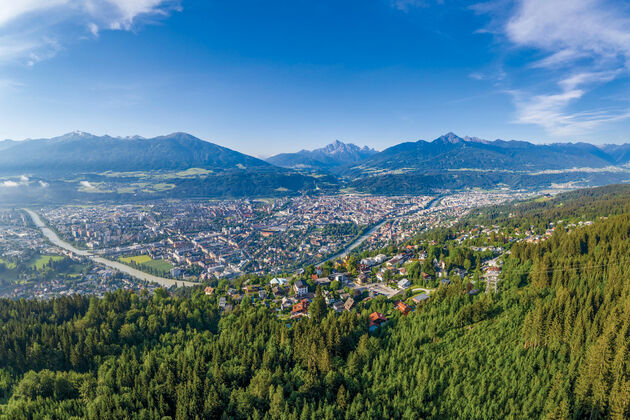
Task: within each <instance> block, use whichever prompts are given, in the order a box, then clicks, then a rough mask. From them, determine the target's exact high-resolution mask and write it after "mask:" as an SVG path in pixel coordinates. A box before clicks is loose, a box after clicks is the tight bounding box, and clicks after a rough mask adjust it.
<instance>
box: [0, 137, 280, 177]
mask: <svg viewBox="0 0 630 420" xmlns="http://www.w3.org/2000/svg"><path fill="white" fill-rule="evenodd" d="M0 150H1V151H2V153H0V172H2V173H15V172H34V173H61V172H63V173H75V172H103V171H145V170H177V169H187V168H192V167H198V168H206V169H212V170H227V169H253V168H268V169H273V167H272V166H271V165H270V164H268V163H267V162H264V161H262V160H260V159H256V158H254V157H251V156H248V155H245V154H242V153H239V152H236V151H234V150H231V149H228V148H226V147H222V146H218V145H216V144H213V143H210V142H207V141H203V140H200V139H198V138H196V137H194V136H192V135H190V134H186V133H173V134H169V135H166V136H160V137H155V138H151V139H146V138H142V137H138V136H136V137H124V138H121V137H110V136H102V137H99V136H94V135H92V134H88V133H82V132H73V133H68V134H65V135H63V136H60V137H55V138H51V139H39V140H24V141H10V140H6V141H3V142H0Z"/></svg>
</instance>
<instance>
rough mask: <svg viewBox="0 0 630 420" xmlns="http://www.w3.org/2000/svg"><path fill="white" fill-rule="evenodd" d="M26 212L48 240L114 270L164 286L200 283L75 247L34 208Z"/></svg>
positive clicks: (197, 284) (195, 284) (196, 284)
mask: <svg viewBox="0 0 630 420" xmlns="http://www.w3.org/2000/svg"><path fill="white" fill-rule="evenodd" d="M23 210H24V211H25V212H26V213H28V215H29V216H30V217H31V219H32V220H33V223H35V226H37V227H38V228H40V229H41V231H42V233H43V234H44V236H45V237H46V238H48V240H49V241H50V242H52V243H53V244H54V245H57V246H58V247H59V248H63V249H65V250H67V251H70V252H72V253H73V254H76V255H80V256H82V257H88V258H90V259H91V260H92V261H94V262H96V263H99V264H102V265H106V266H107V267H110V268H113V269H114V270H118V271H120V272H122V273H126V274H129V275H130V276H132V277H135V278H137V279H139V280H142V281H149V282H152V283H157V284H159V285H160V286H164V287H171V286H199V283H193V282H190V281H183V280H173V279H167V278H164V277H158V276H154V275H151V274H147V273H145V272H143V271H140V270H136V269H135V268H133V267H129V266H128V265H125V264H122V263H119V262H118V261H112V260H108V259H106V258H102V257H98V256H96V255H93V254H92V253H90V252H89V251H85V250H82V249H78V248H75V247H74V246H73V245H72V244H70V243H68V242H66V241H64V240H62V239H61V238H59V236H58V235H57V234H56V233H55V232H54V231H53V230H52V229H50V228H49V227H48V226H46V224H45V223H44V222H43V221H42V219H41V218H40V217H39V215H38V214H37V213H35V212H34V211H32V210H29V209H23Z"/></svg>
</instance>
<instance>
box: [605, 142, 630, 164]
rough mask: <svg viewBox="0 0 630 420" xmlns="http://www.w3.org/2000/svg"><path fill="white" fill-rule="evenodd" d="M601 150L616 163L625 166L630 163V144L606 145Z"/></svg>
mask: <svg viewBox="0 0 630 420" xmlns="http://www.w3.org/2000/svg"><path fill="white" fill-rule="evenodd" d="M601 149H602V150H603V151H604V152H605V153H607V154H608V155H609V156H611V157H612V158H613V159H614V160H615V162H616V163H618V164H621V165H624V164H626V163H628V162H630V144H629V143H626V144H605V145H603V146H601Z"/></svg>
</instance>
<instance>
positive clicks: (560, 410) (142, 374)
mask: <svg viewBox="0 0 630 420" xmlns="http://www.w3.org/2000/svg"><path fill="white" fill-rule="evenodd" d="M617 188H618V189H617V190H614V191H613V190H599V191H596V192H595V194H597V195H592V194H593V192H588V193H576V196H575V198H573V199H571V198H570V197H569V198H567V197H561V198H560V199H561V200H563V201H562V203H563V205H562V206H557V205H552V204H546V203H552V202H553V200H555V199H553V200H548V201H545V202H542V201H541V202H538V203H535V204H527V206H531V207H532V209H531V210H528V211H527V213H526V214H523V215H520V216H518V217H525V216H527V217H532V218H533V217H534V215H538V216H536V217H538V218H539V220H540V222H541V223H542V222H543V221H544V222H545V223H549V222H551V221H554V222H557V219H556V218H558V217H559V218H562V219H570V218H575V219H578V218H581V217H583V216H584V217H586V216H588V217H591V216H592V218H593V219H594V220H595V222H594V223H592V224H590V225H584V226H582V227H579V226H572V225H571V226H569V224H565V225H562V224H561V225H558V227H557V228H556V229H555V232H554V233H553V235H550V236H549V237H548V239H546V240H544V241H540V242H539V243H528V242H525V241H520V242H516V243H514V244H513V245H512V246H511V249H510V253H509V254H506V255H504V257H503V258H504V264H503V266H502V280H501V283H500V288H499V293H496V294H492V293H488V294H484V293H481V294H478V295H471V294H469V293H466V292H467V291H468V290H467V289H468V284H465V283H466V281H458V280H457V278H456V277H451V282H450V284H449V285H442V286H440V287H439V288H438V289H437V291H436V292H435V293H434V294H432V295H431V298H430V299H429V300H428V301H427V302H426V303H424V304H420V305H418V306H417V307H416V309H415V311H414V312H412V313H410V314H408V315H406V316H404V315H402V314H401V313H400V312H398V311H397V310H395V309H394V303H395V302H392V301H389V300H387V299H385V298H384V297H378V298H374V299H372V300H369V301H367V302H364V303H361V304H359V305H358V307H357V308H356V309H354V310H353V311H349V312H343V313H342V314H341V315H337V314H335V313H333V312H332V311H327V309H326V305H325V304H324V302H322V300H323V297H322V295H321V293H319V292H318V293H317V294H316V296H315V298H314V299H313V302H312V303H311V305H310V308H309V309H310V315H311V316H310V317H306V318H302V319H300V320H283V319H281V318H279V317H278V316H276V315H275V314H274V313H273V312H272V311H271V310H269V309H267V308H266V307H264V306H254V305H252V304H251V302H250V301H249V300H247V299H244V300H243V302H242V303H241V304H240V306H237V307H236V308H235V309H234V311H232V312H231V313H229V314H222V315H220V312H219V309H218V299H219V296H218V295H217V294H214V295H212V296H206V295H204V294H203V293H202V292H201V291H200V290H187V291H180V292H178V293H176V294H173V295H168V294H166V292H165V291H163V290H160V291H158V292H157V293H155V294H154V295H152V296H151V295H148V294H140V295H136V294H133V293H128V292H122V291H121V292H117V293H114V294H110V295H108V296H106V297H105V298H104V299H95V298H92V299H89V298H84V297H67V298H59V299H54V300H51V301H24V300H22V301H9V300H0V323H1V324H0V325H2V327H1V328H2V331H3V334H1V335H0V340H2V343H1V344H0V367H1V369H0V393H1V394H0V396H3V397H4V401H5V404H4V405H1V406H0V410H1V411H0V413H2V414H0V417H1V416H4V417H6V418H42V417H44V418H45V417H48V418H68V417H72V416H76V417H78V418H94V419H96V418H98V419H101V418H105V419H106V418H116V419H118V418H173V419H188V418H300V419H301V418H305V419H320V418H330V419H333V418H334V419H337V418H348V419H350V418H367V419H377V418H408V419H417V418H467V419H468V418H470V419H475V418H550V419H551V418H558V419H560V418H567V419H568V418H628V417H629V416H630V365H629V364H628V361H629V358H628V351H629V347H630V340H629V339H628V330H629V328H630V282H628V279H630V264H629V261H628V260H629V259H630V215H629V214H623V213H626V212H625V207H624V204H623V203H624V200H625V203H627V202H628V195H629V194H628V189H627V188H626V187H617ZM600 197H601V198H602V199H601V201H600V202H599V203H598V200H599V198H600ZM580 200H583V201H582V203H584V204H588V203H589V202H590V203H592V205H590V207H586V208H585V209H584V208H583V206H578V205H577V204H573V201H575V202H578V203H579V202H580ZM556 204H558V202H556ZM519 206H521V204H519V205H517V206H516V208H518V207H519ZM572 206H573V207H572ZM536 207H539V210H535V208H536ZM569 208H574V209H576V212H574V213H573V214H571V213H567V212H566V210H565V209H569ZM506 209H507V207H506ZM557 209H558V210H557ZM556 211H558V212H560V213H555V212H556ZM614 213H619V214H618V215H613V216H610V214H614ZM601 216H608V217H604V218H601ZM512 217H513V218H514V216H512ZM505 220H506V222H505V223H506V224H505V225H504V226H503V227H502V229H503V230H505V231H507V230H509V229H512V230H514V229H515V227H516V229H518V227H519V226H520V223H525V222H523V221H521V222H518V223H511V220H512V219H510V218H506V219H505ZM532 220H534V219H532ZM494 221H495V223H503V221H501V220H499V219H498V218H495V219H494ZM507 221H510V223H508V222H507ZM516 221H518V219H516V220H515V222H516ZM529 222H530V221H528V223H529ZM452 234H453V231H452V229H450V230H445V231H440V232H434V233H433V234H432V238H433V239H432V242H434V245H433V246H434V248H432V249H429V253H431V254H434V253H437V252H438V250H439V249H442V247H443V245H446V244H447V243H448V246H449V247H450V250H449V257H451V254H453V258H455V256H454V254H455V253H456V251H455V249H457V248H453V246H454V245H453V240H452V239H450V238H452ZM466 258H467V257H466V255H461V259H462V260H465V259H466ZM454 261H455V260H454ZM373 312H378V313H381V314H384V315H385V316H386V317H387V318H388V321H387V323H385V324H384V325H383V326H382V327H380V328H378V329H375V330H373V331H371V332H370V331H369V330H368V327H369V325H370V321H369V315H370V314H372V313H373Z"/></svg>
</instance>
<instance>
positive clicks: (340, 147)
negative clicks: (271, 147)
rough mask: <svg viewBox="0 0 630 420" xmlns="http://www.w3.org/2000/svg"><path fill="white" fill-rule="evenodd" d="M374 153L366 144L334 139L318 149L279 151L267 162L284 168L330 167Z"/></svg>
mask: <svg viewBox="0 0 630 420" xmlns="http://www.w3.org/2000/svg"><path fill="white" fill-rule="evenodd" d="M376 153H377V152H376V150H374V149H370V148H369V147H367V146H363V147H359V146H357V145H355V144H352V143H343V142H341V141H339V140H336V141H335V142H334V143H331V144H329V145H328V146H326V147H322V148H320V149H315V150H301V151H299V152H297V153H281V154H279V155H275V156H272V157H270V158H268V159H267V162H269V163H271V164H274V165H276V166H281V167H284V168H312V169H330V168H334V167H337V166H342V165H349V164H353V163H356V162H359V161H361V160H363V159H365V158H368V157H370V156H372V155H374V154H376Z"/></svg>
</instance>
